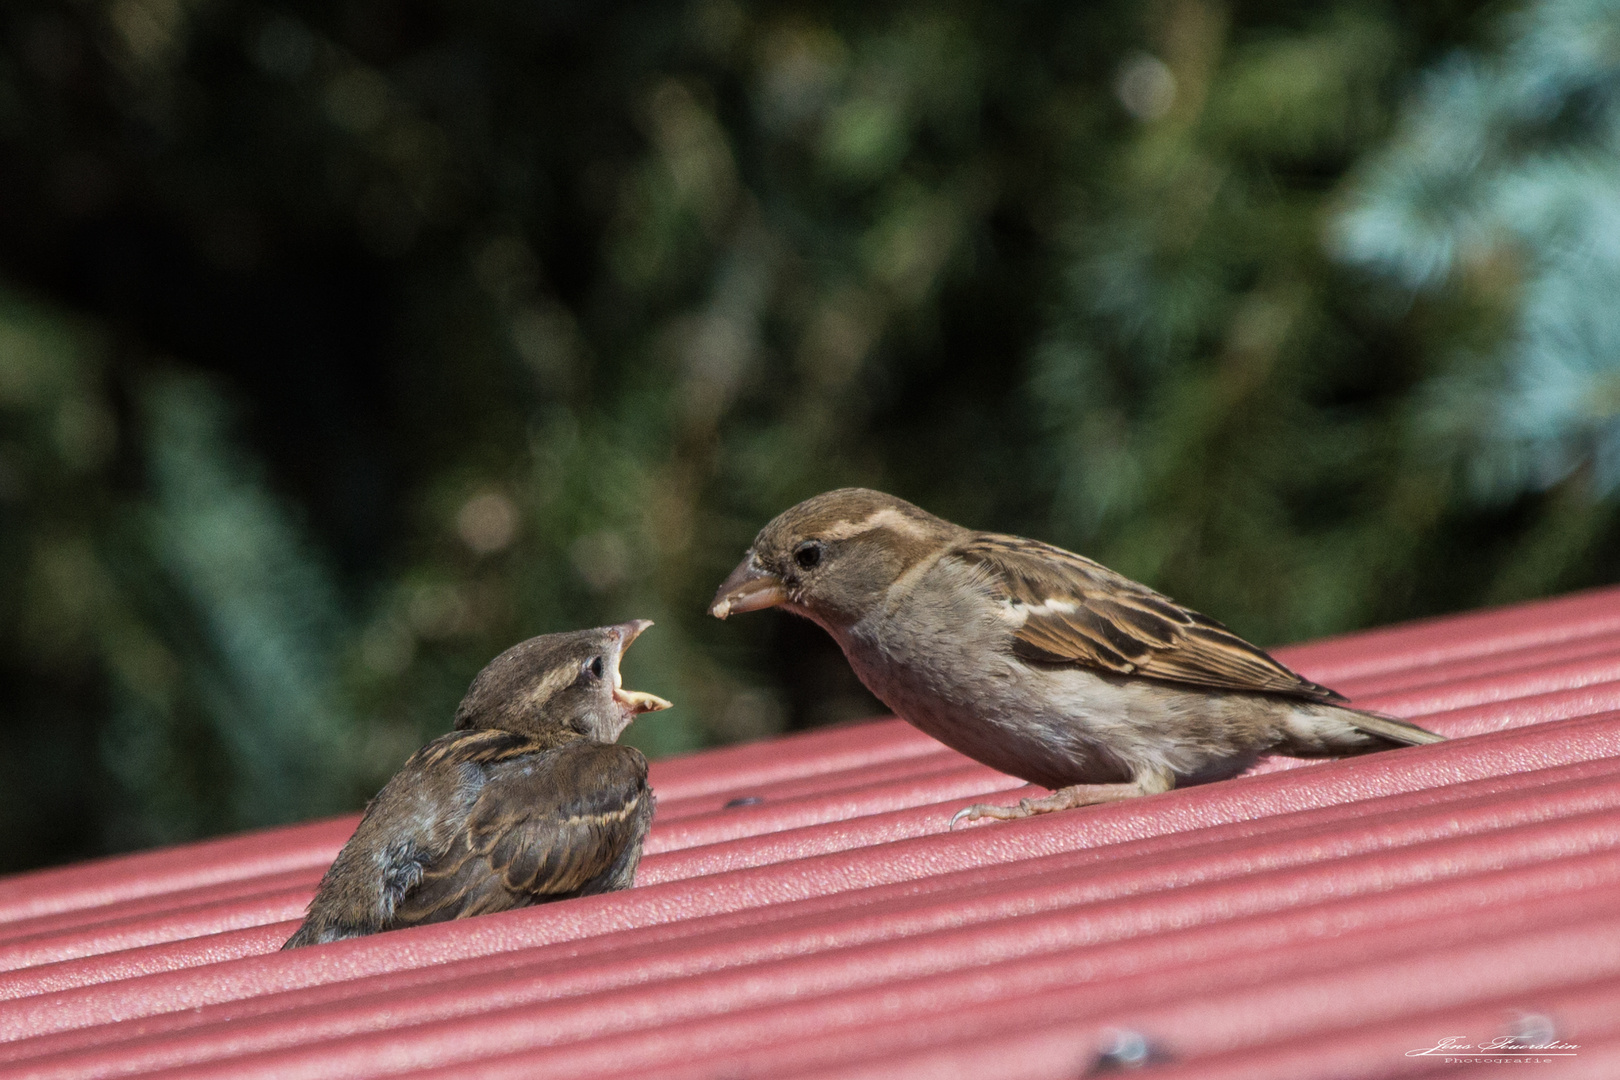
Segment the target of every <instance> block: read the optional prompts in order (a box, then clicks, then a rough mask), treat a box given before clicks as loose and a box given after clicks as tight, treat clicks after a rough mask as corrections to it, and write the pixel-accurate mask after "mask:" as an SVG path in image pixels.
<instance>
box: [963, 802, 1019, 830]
mask: <svg viewBox="0 0 1620 1080" xmlns="http://www.w3.org/2000/svg"><path fill="white" fill-rule="evenodd" d="M1039 812H1040V811H1038V810H1035V809H1034V808H1032V807H1031V806H1030V804H1029V800H1028V799H1019V800H1018V805H1017V806H996V805H995V804H994V803H974V804H973V805H972V806H964V807H963V808H962V809H960V810H958V811H957V812H956V813H954V814H952V815H951V824H950V828H952V829H954V828H956V826H957V824H958V823H960V822H962V821H978V820H979V819H980V818H995V819H996V820H997V821H1013V820H1015V819H1017V818H1023V817H1029V816H1030V815H1031V814H1036V813H1039Z"/></svg>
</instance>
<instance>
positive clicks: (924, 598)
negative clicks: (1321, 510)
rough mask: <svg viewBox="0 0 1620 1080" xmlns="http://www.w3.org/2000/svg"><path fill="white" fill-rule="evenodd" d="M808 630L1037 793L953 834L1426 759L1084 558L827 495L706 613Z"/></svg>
mask: <svg viewBox="0 0 1620 1080" xmlns="http://www.w3.org/2000/svg"><path fill="white" fill-rule="evenodd" d="M767 607H783V608H786V609H787V610H789V611H791V612H793V613H794V614H796V615H802V616H804V617H806V618H808V619H812V620H814V621H815V622H817V623H819V624H820V625H821V626H822V627H823V628H824V629H826V631H827V632H828V633H829V634H831V635H832V636H833V638H834V639H835V640H836V641H837V642H838V644H839V645H840V646H841V647H842V648H843V650H844V655H845V657H847V658H848V660H849V663H850V666H851V667H852V668H854V669H855V674H856V675H857V676H859V677H860V680H861V681H862V682H863V683H865V684H866V686H867V689H869V690H871V691H872V693H874V694H876V695H877V696H878V698H879V699H880V700H882V701H883V703H884V704H886V705H887V706H889V708H891V709H893V710H894V711H895V713H896V714H897V715H898V716H900V717H902V718H904V719H905V720H908V721H910V722H911V723H912V724H913V725H915V726H916V727H918V728H920V729H922V730H923V731H925V732H927V733H928V734H929V735H932V736H933V737H934V738H936V739H938V740H939V741H940V742H942V743H944V744H946V745H947V746H949V747H951V748H953V749H955V750H958V751H960V752H961V753H963V754H966V755H967V756H968V757H971V758H974V759H976V760H978V761H982V762H983V763H985V764H986V765H989V766H991V767H992V768H996V769H999V770H1001V771H1002V772H1006V773H1011V774H1012V775H1013V776H1017V777H1021V778H1022V779H1024V780H1027V781H1029V782H1030V783H1034V784H1039V785H1041V786H1043V787H1049V788H1053V789H1054V793H1053V794H1052V795H1049V796H1046V797H1044V798H1040V799H1024V800H1022V801H1021V802H1020V803H1019V804H1018V806H1016V807H1005V806H989V805H978V806H973V807H969V808H967V809H966V810H963V811H961V812H960V813H958V814H957V815H956V817H955V818H953V819H952V824H953V825H954V824H955V823H956V822H957V821H958V820H962V819H966V820H968V821H972V820H975V819H977V818H981V817H993V818H1004V819H1005V818H1018V817H1026V816H1028V815H1030V814H1037V813H1045V812H1047V811H1052V810H1063V809H1067V808H1069V807H1074V806H1084V805H1087V804H1089V803H1099V802H1111V801H1114V800H1116V799H1124V798H1130V797H1133V796H1137V795H1149V794H1154V793H1156V792H1161V791H1168V790H1170V789H1171V788H1172V787H1174V786H1175V785H1177V784H1183V785H1185V784H1197V783H1204V782H1207V781H1211V780H1221V779H1225V778H1227V777H1230V776H1235V775H1237V774H1238V773H1240V772H1242V771H1243V770H1244V769H1246V768H1248V767H1249V766H1250V765H1251V764H1253V762H1254V761H1255V759H1256V758H1258V757H1260V756H1261V755H1262V754H1268V753H1281V754H1289V755H1292V756H1295V757H1338V756H1341V755H1348V754H1361V753H1366V752H1367V751H1371V750H1383V749H1388V748H1391V747H1396V746H1406V745H1415V744H1421V743H1432V742H1439V741H1441V740H1442V738H1443V737H1442V736H1440V735H1436V734H1434V733H1433V732H1430V731H1425V730H1424V729H1423V728H1420V727H1418V726H1416V725H1414V724H1409V723H1407V722H1406V721H1404V720H1397V719H1395V718H1393V717H1388V716H1378V715H1375V714H1373V713H1367V712H1361V711H1359V710H1357V709H1352V708H1349V707H1347V706H1346V705H1343V704H1341V703H1342V702H1343V701H1344V700H1345V699H1344V698H1343V696H1341V695H1339V694H1337V693H1335V692H1334V691H1332V690H1329V689H1328V688H1327V687H1324V686H1318V685H1316V684H1315V683H1313V682H1309V681H1307V680H1305V679H1302V678H1300V677H1299V676H1298V675H1296V674H1294V673H1293V672H1292V671H1289V670H1288V669H1287V668H1285V667H1283V666H1282V665H1281V664H1279V663H1278V662H1277V661H1275V660H1273V659H1272V658H1271V657H1269V656H1267V655H1266V654H1265V653H1264V652H1262V651H1261V650H1259V649H1257V648H1255V647H1254V646H1253V645H1250V644H1249V643H1248V642H1246V641H1244V640H1243V639H1242V638H1239V637H1238V636H1237V635H1236V634H1233V633H1232V632H1231V631H1229V630H1227V629H1226V628H1225V627H1224V626H1222V625H1221V624H1220V623H1218V622H1215V621H1214V620H1212V619H1208V618H1205V617H1204V616H1203V615H1200V614H1198V613H1197V612H1195V611H1191V610H1189V609H1187V608H1184V607H1182V606H1181V605H1179V604H1177V603H1176V602H1175V601H1173V600H1171V599H1169V598H1168V597H1165V596H1162V595H1160V594H1159V593H1156V592H1154V591H1153V590H1152V589H1149V588H1148V587H1147V586H1145V585H1139V584H1137V583H1136V582H1134V581H1132V580H1130V579H1129V578H1126V577H1124V576H1122V575H1120V574H1116V573H1114V572H1113V571H1112V570H1109V569H1108V568H1107V567H1105V566H1102V565H1101V564H1099V563H1095V562H1092V561H1091V560H1090V559H1087V558H1083V557H1082V556H1079V555H1075V554H1073V553H1072V552H1068V551H1064V550H1063V549H1061V548H1056V547H1053V546H1051V545H1050V544H1043V543H1041V542H1039V541H1037V540H1025V539H1023V538H1021V537H1017V536H1005V535H1001V534H999V533H987V532H975V531H973V530H971V529H964V528H962V527H961V526H959V525H953V524H951V523H950V522H948V521H945V520H943V519H941V518H937V517H935V516H934V515H933V514H930V513H928V512H926V511H924V510H921V509H919V508H918V507H915V506H913V505H912V504H910V503H908V502H905V501H904V500H902V499H897V498H895V497H894V496H892V495H885V494H883V493H882V492H877V491H868V490H865V489H862V488H843V489H841V490H838V491H829V492H826V493H825V494H822V495H817V496H815V497H814V498H811V499H807V500H805V501H804V502H802V503H800V504H799V505H797V506H795V507H793V508H792V509H789V510H786V511H784V512H783V513H782V514H780V515H778V516H777V517H776V519H775V520H773V521H771V522H770V523H769V524H768V525H766V526H765V527H764V528H763V529H761V530H760V532H759V535H758V536H757V537H756V538H755V539H754V545H753V547H751V548H750V549H749V551H748V554H747V557H746V558H744V559H743V561H742V563H741V564H740V565H739V566H738V567H737V569H736V570H734V571H733V572H732V574H731V576H730V577H728V578H727V579H726V581H725V583H724V584H722V585H721V586H720V589H719V591H718V592H717V593H716V594H715V598H714V604H713V606H712V607H711V608H710V609H709V612H710V614H712V615H715V616H717V617H718V618H721V619H724V618H725V617H726V616H727V615H730V614H733V613H735V612H740V611H757V610H759V609H761V608H767Z"/></svg>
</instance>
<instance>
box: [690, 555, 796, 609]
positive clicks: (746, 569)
mask: <svg viewBox="0 0 1620 1080" xmlns="http://www.w3.org/2000/svg"><path fill="white" fill-rule="evenodd" d="M786 602H787V590H786V589H785V588H783V586H782V579H781V578H779V577H777V576H776V575H775V574H773V573H771V572H770V571H769V570H766V569H764V568H763V567H761V566H760V565H759V562H758V560H756V559H755V558H754V553H753V552H752V551H750V552H749V553H748V558H746V559H744V560H743V561H742V562H740V563H738V564H737V569H735V570H733V571H732V572H731V576H730V577H728V578H726V580H725V581H724V582H722V583H721V585H720V589H719V591H718V592H716V593H715V594H714V603H712V604H710V605H709V614H710V615H713V616H714V617H715V618H717V619H723V618H725V617H726V616H727V615H731V614H734V613H736V612H741V611H758V610H760V609H761V608H768V607H775V606H776V605H778V604H782V603H786Z"/></svg>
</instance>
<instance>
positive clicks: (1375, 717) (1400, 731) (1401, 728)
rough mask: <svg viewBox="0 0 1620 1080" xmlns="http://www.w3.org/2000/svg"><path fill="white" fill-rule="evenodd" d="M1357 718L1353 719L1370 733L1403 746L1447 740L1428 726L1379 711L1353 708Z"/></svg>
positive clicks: (1422, 744)
mask: <svg viewBox="0 0 1620 1080" xmlns="http://www.w3.org/2000/svg"><path fill="white" fill-rule="evenodd" d="M1353 712H1354V714H1355V719H1354V720H1353V721H1352V723H1354V724H1355V725H1356V727H1357V728H1358V729H1359V730H1361V731H1365V732H1366V733H1367V734H1368V735H1376V736H1378V737H1379V738H1380V739H1388V740H1389V741H1390V742H1393V743H1400V744H1401V745H1402V746H1427V745H1428V744H1430V743H1437V742H1445V741H1446V737H1445V736H1444V735H1437V734H1435V733H1434V732H1432V731H1430V730H1428V729H1427V728H1420V727H1418V726H1417V725H1416V724H1414V723H1412V722H1411V721H1409V720H1401V719H1399V718H1397V717H1394V716H1381V715H1380V714H1378V713H1370V712H1362V711H1361V710H1360V709H1356V710H1353Z"/></svg>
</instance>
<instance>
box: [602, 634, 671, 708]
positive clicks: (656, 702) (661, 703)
mask: <svg viewBox="0 0 1620 1080" xmlns="http://www.w3.org/2000/svg"><path fill="white" fill-rule="evenodd" d="M651 625H652V620H651V619H631V620H630V621H629V622H627V623H620V624H619V625H618V626H615V627H614V628H613V629H614V630H616V631H618V634H619V663H617V664H614V665H613V700H614V701H617V702H618V703H619V704H620V705H622V706H624V708H626V709H628V710H629V711H630V712H631V713H633V714H635V715H638V716H639V715H640V714H641V713H644V712H659V711H661V710H663V709H667V708H669V707H670V703H669V702H667V701H665V700H664V699H663V698H661V697H659V696H658V695H657V694H646V693H642V692H641V691H640V690H626V689H625V688H624V676H623V675H621V674H619V669H620V667H621V666H622V665H623V663H624V651H625V650H626V649H628V648H629V647H630V643H631V642H632V641H634V640H636V638H638V637H640V636H641V632H642V631H643V630H645V629H647V627H649V626H651Z"/></svg>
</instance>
